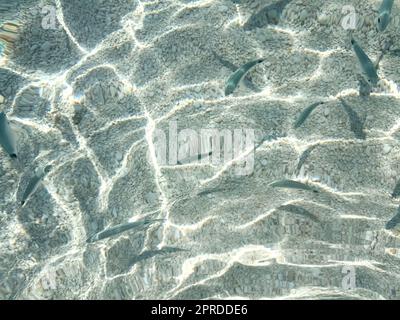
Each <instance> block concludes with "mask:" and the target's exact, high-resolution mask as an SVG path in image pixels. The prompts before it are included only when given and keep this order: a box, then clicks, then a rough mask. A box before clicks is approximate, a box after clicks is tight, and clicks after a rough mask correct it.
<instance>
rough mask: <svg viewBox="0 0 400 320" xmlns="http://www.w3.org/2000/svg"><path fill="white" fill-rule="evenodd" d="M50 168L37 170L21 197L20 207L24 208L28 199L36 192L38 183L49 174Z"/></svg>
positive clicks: (49, 166)
mask: <svg viewBox="0 0 400 320" xmlns="http://www.w3.org/2000/svg"><path fill="white" fill-rule="evenodd" d="M51 168H52V166H51V165H48V166H46V167H44V168H40V169H38V170H37V172H36V173H35V175H34V176H33V177H32V178H31V180H30V181H29V183H28V185H27V187H26V189H25V192H24V194H23V195H22V200H21V206H24V205H25V203H26V201H27V200H28V198H29V197H30V196H31V195H32V194H33V193H34V192H35V191H36V189H37V188H38V186H39V184H40V182H41V181H42V180H43V178H44V176H45V175H46V174H47V173H49V172H50V170H51Z"/></svg>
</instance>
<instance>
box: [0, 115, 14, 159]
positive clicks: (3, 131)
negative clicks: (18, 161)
mask: <svg viewBox="0 0 400 320" xmlns="http://www.w3.org/2000/svg"><path fill="white" fill-rule="evenodd" d="M0 144H1V146H2V147H3V149H4V150H5V151H6V152H7V153H8V154H9V155H10V157H11V158H14V159H15V158H17V145H16V139H15V136H14V133H13V131H12V130H11V126H10V122H9V121H8V119H7V116H6V114H5V113H4V112H0Z"/></svg>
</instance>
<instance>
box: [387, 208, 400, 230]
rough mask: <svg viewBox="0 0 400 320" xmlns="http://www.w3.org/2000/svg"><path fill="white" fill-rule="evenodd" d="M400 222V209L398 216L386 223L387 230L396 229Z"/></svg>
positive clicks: (399, 209)
mask: <svg viewBox="0 0 400 320" xmlns="http://www.w3.org/2000/svg"><path fill="white" fill-rule="evenodd" d="M399 222H400V207H399V208H398V209H397V213H396V215H395V216H394V217H393V218H392V219H390V220H389V221H388V222H387V223H386V225H385V228H386V229H387V230H390V229H394V228H395V227H396V226H397V224H398V223H399Z"/></svg>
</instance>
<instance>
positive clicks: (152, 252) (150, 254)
mask: <svg viewBox="0 0 400 320" xmlns="http://www.w3.org/2000/svg"><path fill="white" fill-rule="evenodd" d="M187 251H189V250H186V249H181V248H176V247H164V248H162V249H159V250H148V251H145V252H143V253H141V254H140V255H138V256H135V257H134V258H133V259H131V260H130V261H129V267H132V266H133V265H134V264H136V263H138V262H140V261H143V260H147V259H150V258H152V257H155V256H157V255H162V254H169V253H175V252H187Z"/></svg>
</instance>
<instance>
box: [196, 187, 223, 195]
mask: <svg viewBox="0 0 400 320" xmlns="http://www.w3.org/2000/svg"><path fill="white" fill-rule="evenodd" d="M226 190H227V189H226V188H213V189H212V188H209V189H205V190H203V191H201V192H199V193H198V194H197V196H205V195H207V194H210V193H216V192H224V191H226Z"/></svg>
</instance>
